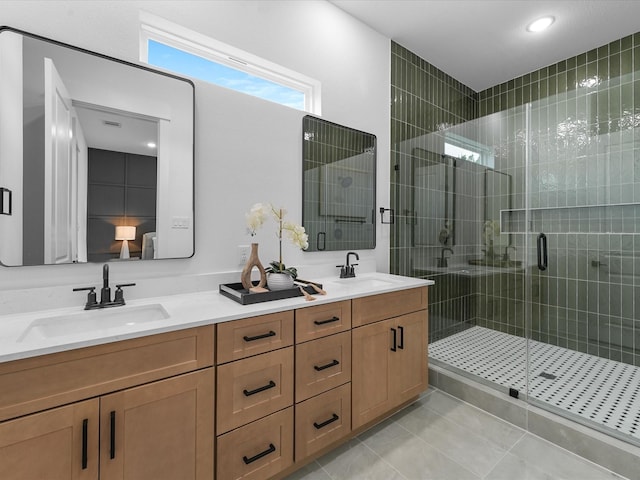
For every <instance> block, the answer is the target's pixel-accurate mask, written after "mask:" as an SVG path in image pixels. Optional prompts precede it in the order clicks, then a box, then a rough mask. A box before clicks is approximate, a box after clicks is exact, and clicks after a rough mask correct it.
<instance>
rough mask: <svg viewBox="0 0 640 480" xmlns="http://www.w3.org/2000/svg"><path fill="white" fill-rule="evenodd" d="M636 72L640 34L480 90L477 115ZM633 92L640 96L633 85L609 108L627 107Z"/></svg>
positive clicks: (639, 56) (638, 61)
mask: <svg viewBox="0 0 640 480" xmlns="http://www.w3.org/2000/svg"><path fill="white" fill-rule="evenodd" d="M638 70H640V33H636V34H635V35H629V36H628V37H624V38H622V39H620V40H616V41H614V42H611V43H609V44H607V45H603V46H601V47H598V48H594V49H593V50H590V51H588V52H585V53H581V54H580V55H576V56H575V57H570V58H567V59H566V60H563V61H561V62H559V63H556V64H554V65H549V66H546V67H544V68H541V69H539V70H536V71H533V72H530V73H527V74H526V75H522V76H521V77H517V78H514V79H513V80H509V81H508V82H505V83H501V84H500V85H495V86H494V87H491V88H488V89H486V90H483V91H481V92H480V93H479V94H478V102H479V107H478V112H479V116H481V117H482V116H485V115H490V114H492V113H495V112H500V111H502V110H507V109H509V108H513V107H517V106H520V105H523V104H525V103H528V102H535V101H536V100H539V99H542V98H546V97H549V96H552V95H556V94H558V93H563V92H569V91H572V90H576V88H579V87H580V86H584V85H590V84H594V82H607V81H609V80H610V79H614V78H619V77H625V76H629V75H631V74H632V73H633V72H636V71H638ZM633 90H635V91H636V92H638V93H640V86H638V85H637V84H635V83H634V84H632V85H631V86H629V87H628V88H627V89H623V91H622V92H621V93H622V98H615V99H613V98H612V99H611V104H610V107H611V109H616V110H617V109H619V108H620V107H622V108H629V107H630V106H631V105H632V102H633V99H632V93H633ZM620 102H622V104H620ZM606 111H607V112H609V111H610V109H609V108H606Z"/></svg>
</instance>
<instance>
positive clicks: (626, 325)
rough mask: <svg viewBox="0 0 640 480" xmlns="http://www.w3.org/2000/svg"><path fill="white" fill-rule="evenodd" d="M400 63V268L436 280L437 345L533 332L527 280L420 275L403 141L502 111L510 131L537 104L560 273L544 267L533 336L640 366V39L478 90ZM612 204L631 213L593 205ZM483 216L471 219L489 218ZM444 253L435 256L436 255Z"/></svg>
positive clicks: (536, 287)
mask: <svg viewBox="0 0 640 480" xmlns="http://www.w3.org/2000/svg"><path fill="white" fill-rule="evenodd" d="M391 61H392V78H391V101H392V116H391V134H392V146H391V148H392V151H391V159H392V164H391V168H392V170H391V178H392V185H391V193H392V206H394V208H397V210H396V213H397V221H396V225H395V226H394V227H393V228H392V234H391V249H392V251H391V271H392V272H393V273H398V274H403V275H410V276H411V275H412V276H423V277H428V278H433V279H435V280H436V282H437V283H436V285H435V287H433V293H434V295H433V297H432V298H433V300H434V302H433V303H432V305H431V306H430V312H431V320H430V327H431V329H432V331H431V332H430V333H431V335H432V336H431V339H432V340H433V339H437V338H439V336H442V335H447V334H450V333H451V332H454V331H456V330H457V329H459V328H464V326H465V325H467V324H478V325H483V326H487V327H489V328H494V329H496V330H500V331H505V332H508V333H514V334H518V335H523V334H524V324H523V322H524V312H523V305H524V304H523V295H524V290H523V288H524V287H523V284H524V282H523V277H521V276H517V275H516V276H513V275H512V276H509V275H493V276H489V277H484V278H481V279H475V280H474V281H472V282H464V281H463V282H462V283H461V280H460V279H459V278H458V277H456V275H455V274H449V273H442V272H440V273H436V272H428V271H424V270H423V271H420V270H416V268H415V260H416V255H417V250H418V249H417V248H416V246H415V245H413V244H412V241H411V233H410V230H409V229H407V228H406V225H407V224H410V223H411V218H410V217H409V216H404V217H403V214H404V213H405V211H407V209H406V208H403V207H405V203H403V202H405V197H406V191H407V190H411V188H412V186H411V185H410V184H409V183H408V182H407V176H406V175H405V176H403V175H402V170H403V169H404V165H405V164H406V162H407V159H406V158H405V157H406V154H403V153H402V152H401V150H400V149H399V148H397V145H399V144H400V142H403V141H406V140H407V139H413V138H416V137H419V136H420V135H424V134H426V133H429V132H436V131H439V130H443V129H445V128H447V127H450V126H452V125H457V124H463V123H465V122H467V121H469V120H473V119H481V118H483V117H485V116H488V115H491V114H497V113H500V114H501V115H502V114H504V117H502V118H504V119H507V124H508V123H509V121H510V120H508V119H510V118H513V115H512V114H511V113H510V112H511V109H513V108H514V107H518V106H522V105H524V104H526V103H529V102H531V103H533V105H534V108H533V111H532V126H533V129H534V131H533V133H532V136H533V138H534V140H535V142H536V143H537V145H538V147H540V149H539V150H537V151H536V153H535V154H534V155H533V157H532V159H531V161H532V162H533V163H532V166H533V178H531V177H530V182H531V185H530V187H531V188H532V190H531V192H532V196H531V197H530V201H531V202H532V206H535V207H536V208H539V209H540V210H538V211H537V213H535V212H534V213H535V215H533V218H532V219H533V220H534V222H535V223H536V227H535V228H539V229H541V230H542V231H546V232H549V235H548V237H549V242H550V246H551V247H553V252H552V253H550V264H553V265H552V266H551V267H550V269H549V270H548V271H547V272H546V273H544V274H542V275H541V274H538V273H537V272H535V271H534V275H533V279H532V297H531V299H532V303H531V305H530V307H531V313H532V317H531V318H532V325H531V334H532V336H533V338H535V339H539V340H542V341H545V342H548V343H552V344H556V345H560V346H563V347H567V348H571V349H575V350H580V351H585V352H588V353H591V354H594V355H599V356H602V357H605V358H611V359H615V360H620V361H623V362H627V363H631V364H635V365H640V351H639V350H638V347H640V306H639V305H638V300H637V299H639V298H640V293H639V292H640V283H639V282H638V280H637V279H638V278H640V275H638V273H637V272H638V271H640V270H638V268H640V221H639V220H640V217H639V215H640V207H639V206H637V204H640V153H638V152H639V151H640V131H639V132H638V133H635V129H637V127H639V126H640V120H638V119H639V118H640V73H636V72H640V34H635V35H631V36H628V37H625V38H622V39H620V40H616V41H614V42H611V43H609V44H607V45H604V46H601V47H599V48H596V49H593V50H591V51H589V52H585V53H582V54H580V55H576V56H575V57H571V58H568V59H566V60H563V61H562V62H559V63H557V64H554V65H550V66H547V67H544V68H541V69H539V70H537V71H534V72H530V73H528V74H526V75H523V76H521V77H518V78H515V79H512V80H510V81H508V82H505V83H503V84H500V85H496V86H494V87H492V88H489V89H487V90H484V91H482V92H479V93H476V92H473V91H472V90H471V89H469V88H468V87H466V86H464V85H462V84H460V83H459V82H457V81H456V80H455V79H452V78H451V77H449V76H447V75H446V74H445V73H444V72H441V71H439V70H438V69H437V68H435V67H434V66H432V65H430V64H428V63H427V62H426V61H424V60H422V59H420V58H419V57H417V56H416V55H414V54H413V53H411V52H409V51H408V50H406V49H404V48H403V47H401V46H400V45H397V44H395V43H392V59H391ZM478 121H481V120H478ZM576 126H577V130H575V128H576ZM566 127H570V128H574V131H573V133H572V135H573V137H571V138H569V137H563V130H562V129H565V128H566ZM509 128H512V127H509ZM580 129H584V130H582V133H585V134H586V135H585V136H584V138H587V139H596V140H595V141H592V140H589V141H590V142H591V143H584V142H581V139H580V138H579V137H577V136H576V131H577V132H578V134H579V133H580V132H581V130H580ZM570 133H571V132H570ZM517 137H518V135H517V132H516V131H515V130H513V131H512V130H510V129H508V133H506V136H504V138H499V139H498V140H497V143H495V144H494V148H496V151H499V150H500V148H501V146H502V143H504V142H505V141H511V140H517ZM505 139H506V140H505ZM509 139H510V140H509ZM602 139H604V141H602ZM501 142H502V143H501ZM605 144H606V145H610V146H611V145H612V146H614V148H612V149H610V151H609V150H606V148H610V147H606V145H605ZM542 146H544V148H542ZM403 155H404V156H403ZM497 161H498V160H497ZM502 161H503V162H506V163H503V164H502V165H499V164H496V168H497V169H499V170H503V169H504V168H505V165H509V164H510V163H513V162H514V158H513V157H512V156H510V155H507V156H505V157H504V158H503V159H502ZM515 161H516V165H511V167H512V168H513V169H514V170H513V172H514V173H513V175H514V177H513V178H514V179H518V180H519V181H518V182H516V183H517V184H518V185H521V184H522V176H521V175H520V176H519V173H518V169H520V170H521V171H524V170H523V168H521V167H522V165H520V163H521V162H520V160H518V159H515ZM398 167H399V170H400V171H398V170H396V169H397V168H398ZM507 168H508V167H507ZM603 171H606V172H607V182H606V184H604V183H603V176H602V175H601V173H602V172H603ZM514 196H515V197H514V198H517V199H519V200H520V201H523V199H524V197H525V194H524V190H523V189H522V188H520V190H517V189H516V191H514ZM478 201H482V199H481V198H478ZM602 204H605V205H616V204H631V206H622V207H604V208H596V207H593V205H602ZM409 213H410V212H409ZM474 215H475V212H472V213H470V217H469V218H462V220H463V221H467V220H468V221H470V222H473V221H476V222H478V219H477V218H475V217H474ZM512 238H513V240H512V241H513V243H514V244H515V246H516V247H517V248H518V251H519V252H523V251H524V234H518V233H514V234H512ZM477 243H478V244H477V245H475V246H473V248H475V249H476V250H479V249H480V248H482V247H483V245H482V244H481V243H480V242H477ZM465 247H466V249H465ZM454 249H455V251H456V255H460V256H462V257H463V258H462V259H461V260H462V261H465V255H466V258H469V257H468V256H469V254H471V253H472V248H471V246H469V245H462V246H461V245H457V246H455V247H454ZM435 250H436V251H439V250H440V248H437V249H435ZM528 254H529V255H535V252H534V251H529V252H528ZM618 254H619V255H620V257H621V258H622V260H620V259H619V258H618V257H616V255H618ZM434 255H435V253H432V252H430V253H428V257H429V258H431V259H432V258H433V257H434ZM611 255H613V257H612V258H613V260H611V257H610V256H611ZM605 258H606V259H607V261H618V262H620V261H622V262H624V261H627V265H629V261H631V262H633V265H632V270H633V272H634V273H633V274H631V275H628V276H624V275H616V274H614V273H613V271H611V273H608V272H607V269H606V268H602V267H599V266H598V265H597V262H602V263H603V264H604V263H605ZM625 259H626V260H625ZM628 259H631V260H628ZM594 262H596V263H594ZM594 265H595V266H594ZM627 268H628V267H627Z"/></svg>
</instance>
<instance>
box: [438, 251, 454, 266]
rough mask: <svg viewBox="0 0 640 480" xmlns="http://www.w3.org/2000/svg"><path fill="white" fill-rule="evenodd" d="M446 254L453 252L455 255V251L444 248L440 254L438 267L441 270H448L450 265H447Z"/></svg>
mask: <svg viewBox="0 0 640 480" xmlns="http://www.w3.org/2000/svg"><path fill="white" fill-rule="evenodd" d="M444 252H451V255H453V250H452V249H451V248H449V247H444V248H443V249H442V252H441V254H440V258H439V259H438V267H439V268H447V267H448V266H449V265H448V264H447V257H445V256H444Z"/></svg>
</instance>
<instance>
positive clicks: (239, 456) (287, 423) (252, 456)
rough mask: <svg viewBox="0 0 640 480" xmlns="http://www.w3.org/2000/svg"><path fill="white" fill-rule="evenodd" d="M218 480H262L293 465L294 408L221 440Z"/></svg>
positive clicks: (220, 438) (261, 420)
mask: <svg viewBox="0 0 640 480" xmlns="http://www.w3.org/2000/svg"><path fill="white" fill-rule="evenodd" d="M217 454H218V455H217V457H218V463H217V476H216V478H217V479H218V480H236V479H239V478H242V479H246V480H263V479H265V478H269V477H271V476H273V475H276V474H278V473H279V472H281V471H282V470H284V469H286V468H288V467H289V466H291V464H293V408H291V407H289V408H286V409H284V410H281V411H279V412H276V413H273V414H271V415H269V416H267V417H265V418H262V419H260V420H257V421H255V422H253V423H249V424H247V425H245V426H243V427H240V428H238V429H236V430H233V431H231V432H229V433H226V434H224V435H221V436H219V437H218V443H217Z"/></svg>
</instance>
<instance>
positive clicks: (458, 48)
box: [329, 0, 640, 92]
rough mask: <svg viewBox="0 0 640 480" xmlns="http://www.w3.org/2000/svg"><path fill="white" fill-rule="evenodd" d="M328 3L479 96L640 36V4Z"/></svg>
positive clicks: (607, 0) (507, 0) (505, 0)
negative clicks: (538, 23) (546, 21)
mask: <svg viewBox="0 0 640 480" xmlns="http://www.w3.org/2000/svg"><path fill="white" fill-rule="evenodd" d="M329 1H330V2H331V3H333V4H334V5H336V6H338V7H339V8H341V9H342V10H344V11H346V12H347V13H349V14H351V15H352V16H354V17H356V18H357V19H359V20H360V21H362V22H364V23H366V24H367V25H369V26H370V27H372V28H373V29H374V30H376V31H378V32H380V33H381V34H383V35H384V36H386V37H389V38H391V39H392V40H394V41H395V42H397V43H399V44H400V45H402V46H404V47H405V48H408V49H409V50H411V51H412V52H413V53H415V54H417V55H418V56H420V57H421V58H423V59H425V60H426V61H428V62H429V63H431V64H432V65H434V66H436V67H437V68H439V69H440V70H443V71H444V72H445V73H447V74H449V75H451V76H452V77H454V78H455V79H456V80H458V81H460V82H462V83H463V84H465V85H467V86H468V87H470V88H472V89H473V90H475V91H478V92H479V91H482V90H484V89H486V88H489V87H492V86H494V85H498V84H500V83H503V82H506V81H508V80H511V79H513V78H516V77H519V76H521V75H524V74H526V73H529V72H531V71H534V70H537V69H539V68H542V67H545V66H547V65H551V64H554V63H557V62H559V61H561V60H564V59H566V58H569V57H573V56H575V55H578V54H580V53H584V52H586V51H588V50H591V49H593V48H596V47H600V46H602V45H605V44H607V43H609V42H611V41H613V40H617V39H619V38H622V37H625V36H627V35H630V34H632V33H636V32H640V0H582V1H576V0H555V1H546V0H529V1H525V0H367V1H363V0H329ZM544 15H553V16H554V17H555V18H556V21H555V23H554V24H553V25H552V26H551V27H550V28H549V29H548V30H546V31H545V32H541V33H537V34H536V33H529V32H527V31H526V26H527V24H528V23H530V22H531V21H533V20H535V19H537V18H539V17H541V16H544Z"/></svg>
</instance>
